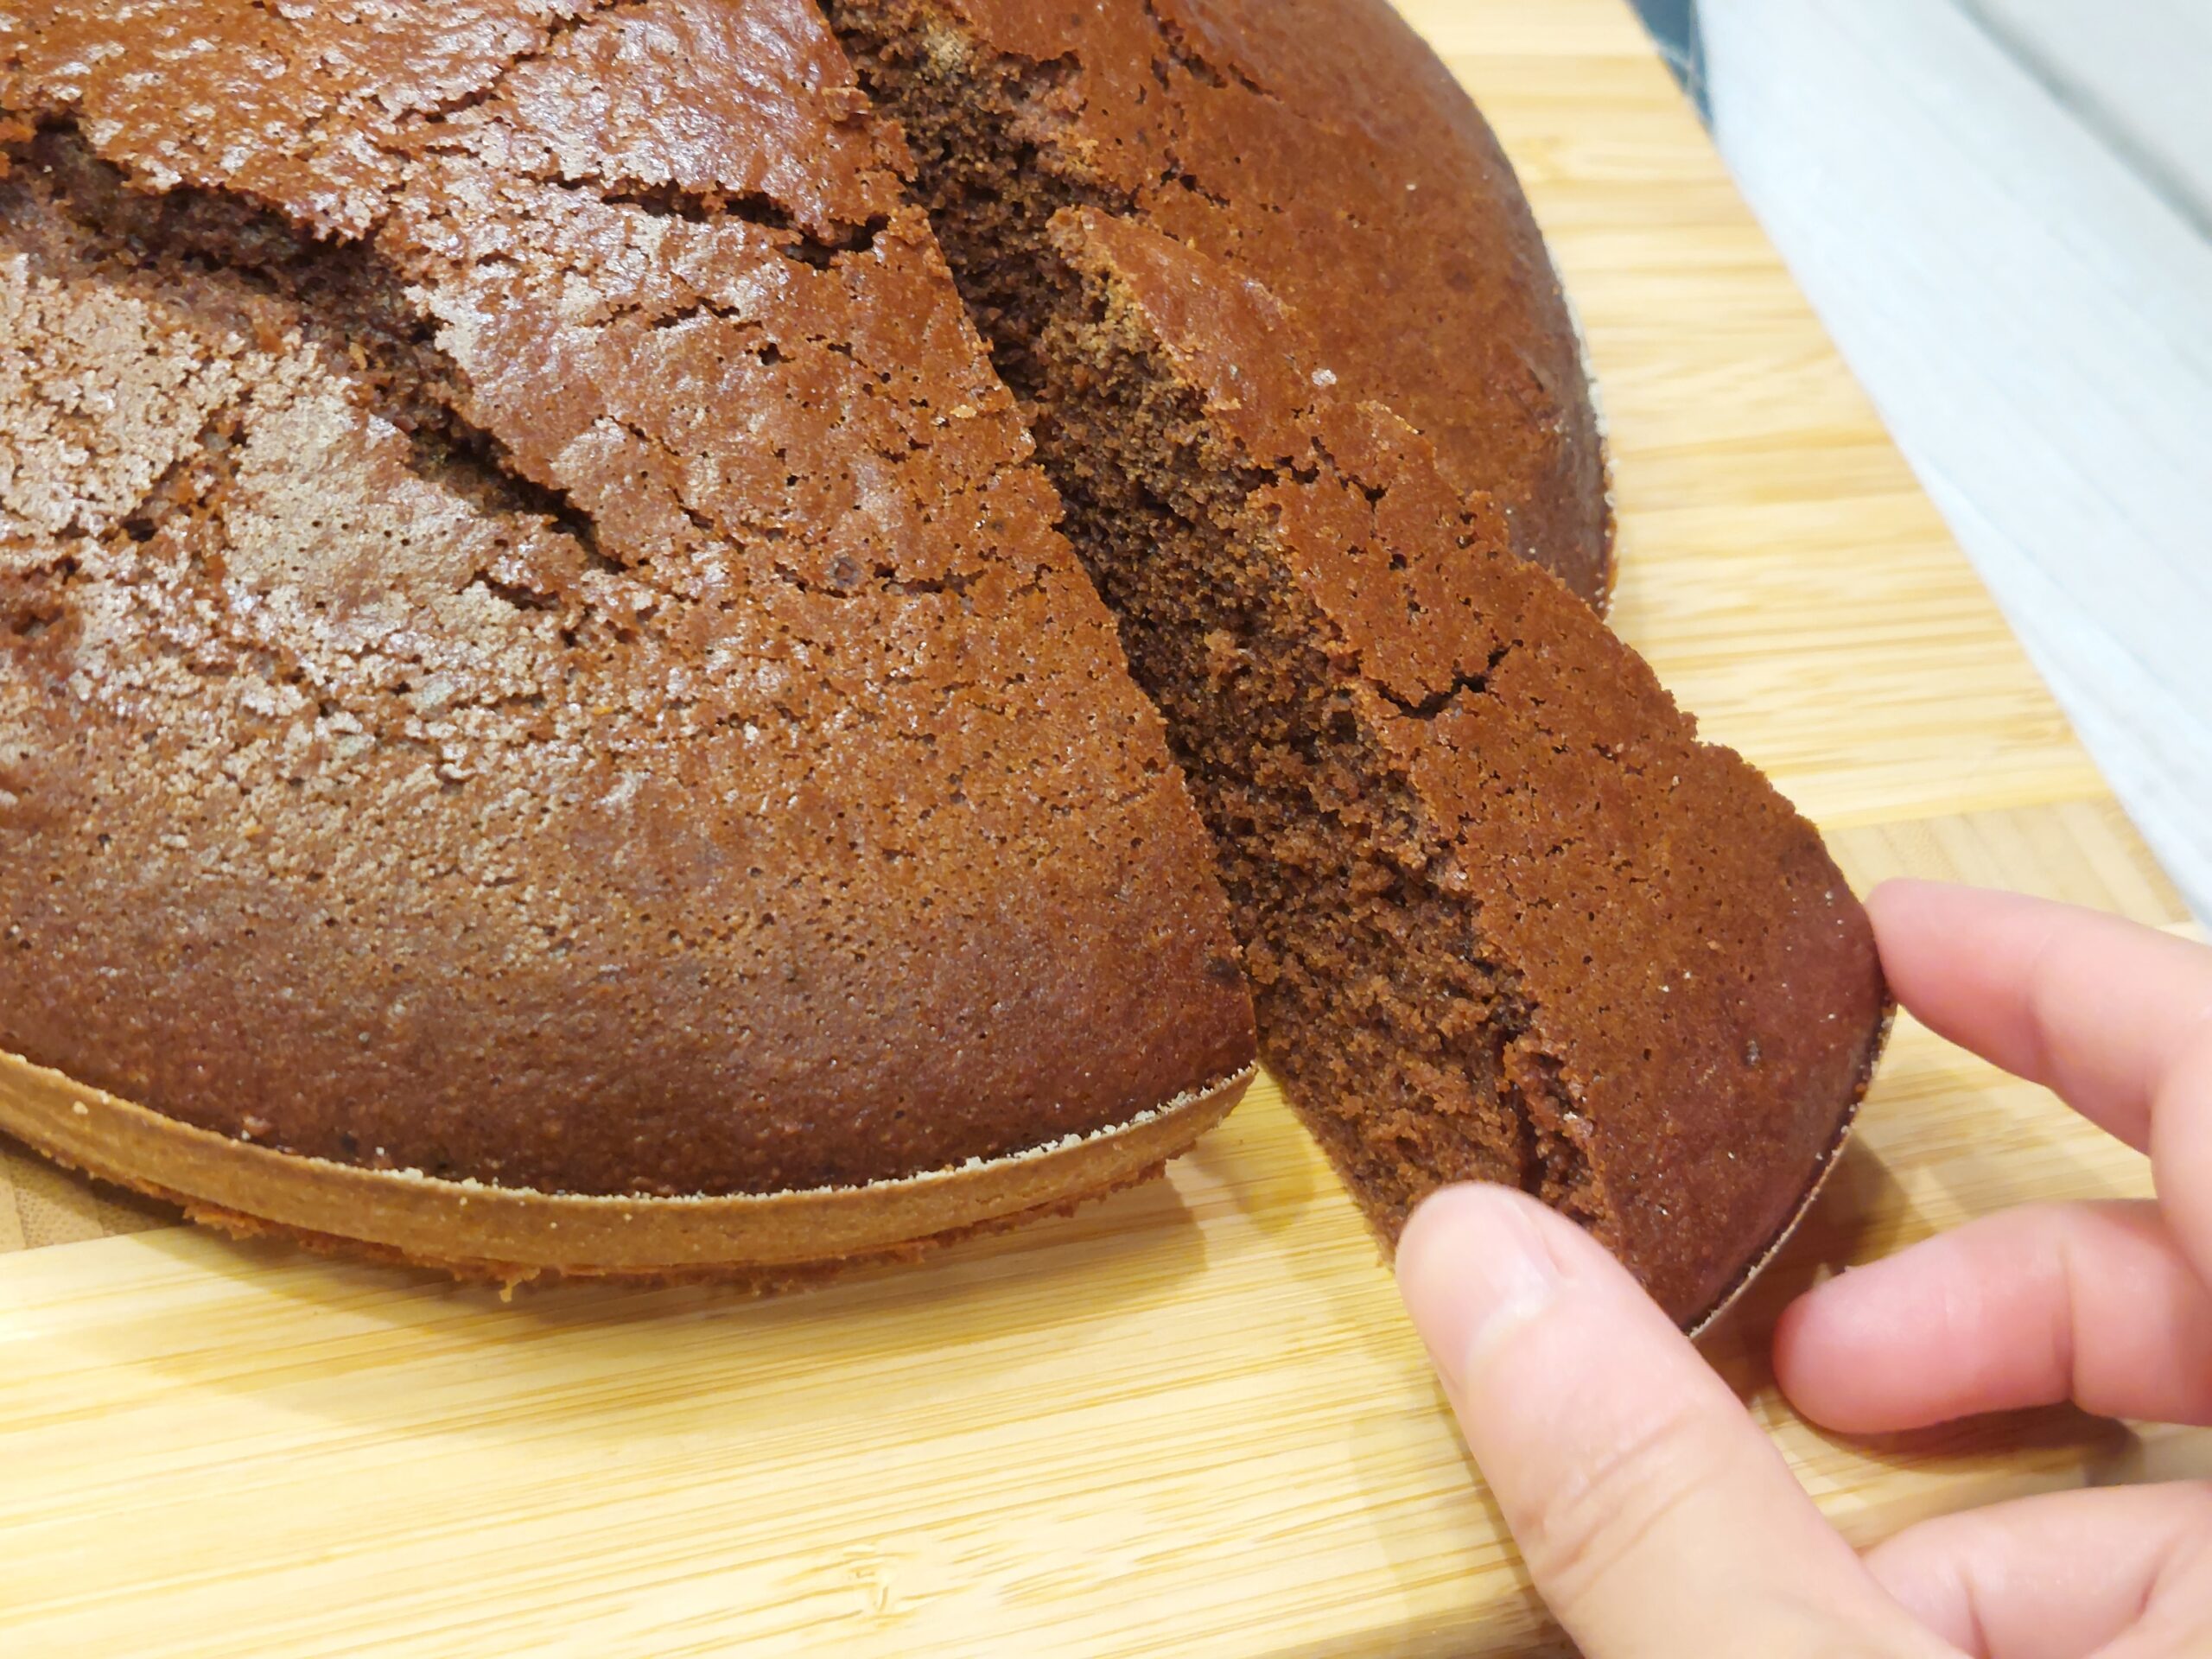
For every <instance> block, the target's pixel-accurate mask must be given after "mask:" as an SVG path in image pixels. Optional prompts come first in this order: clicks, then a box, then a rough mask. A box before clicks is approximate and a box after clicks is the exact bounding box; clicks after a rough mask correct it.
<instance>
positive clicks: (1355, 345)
mask: <svg viewBox="0 0 2212 1659" xmlns="http://www.w3.org/2000/svg"><path fill="white" fill-rule="evenodd" d="M825 4H826V9H827V10H828V11H829V14H830V16H832V17H833V18H834V19H835V20H836V24H837V27H838V29H839V32H840V33H841V34H842V35H843V36H844V38H845V41H846V42H847V44H848V46H849V48H851V50H852V52H853V54H854V56H855V61H856V62H857V63H858V64H859V66H860V69H861V76H862V79H863V81H864V82H865V83H866V84H867V86H868V88H869V90H870V91H871V92H874V94H875V96H876V97H877V98H878V99H879V100H880V101H881V102H883V103H884V104H885V105H887V106H888V107H889V108H890V109H891V110H892V111H894V112H896V113H897V115H898V116H899V118H900V120H901V122H902V123H903V124H904V125H905V128H906V137H907V140H908V142H909V143H910V144H911V145H912V149H913V152H914V156H915V161H916V164H917V167H918V176H919V180H920V182H921V186H922V196H923V199H924V200H925V201H926V202H927V203H928V204H929V206H930V207H931V213H932V216H933V218H934V219H935V220H936V224H937V228H938V234H939V235H940V236H941V237H942V238H944V245H945V251H946V253H947V255H948V256H949V257H950V259H951V261H952V263H953V265H954V268H955V270H957V272H958V273H959V276H960V279H961V283H962V286H963V290H964V291H965V293H966V294H967V296H968V299H969V304H970V306H971V307H972V308H974V309H975V312H976V317H977V320H978V321H980V322H981V323H982V326H983V328H984V330H985V332H986V333H987V334H990V335H991V336H992V339H993V343H994V346H995V349H996V352H997V355H998V360H999V365H1000V367H1001V370H1002V371H1003V372H1004V373H1005V374H1006V376H1007V379H1008V381H1009V382H1010V383H1011V384H1012V385H1013V386H1014V390H1015V391H1017V392H1019V393H1020V394H1022V395H1023V396H1025V397H1027V396H1029V395H1031V394H1033V392H1034V391H1035V390H1036V389H1037V386H1038V384H1039V372H1038V371H1037V369H1036V368H1035V367H1034V365H1033V364H1032V363H1031V360H1030V357H1029V353H1028V347H1027V341H1028V340H1031V339H1032V338H1033V336H1034V334H1035V328H1034V327H1033V324H1032V322H1031V321H1030V315H1029V314H1030V313H1031V311H1032V309H1033V307H1034V306H1035V304H1036V303H1037V296H1038V294H1039V290H1040V289H1043V288H1046V287H1048V286H1049V284H1050V283H1051V281H1052V262H1051V261H1050V258H1049V257H1048V250H1047V246H1046V225H1047V223H1048V221H1049V220H1050V219H1051V217H1052V213H1054V212H1055V211H1056V210H1058V209H1059V208H1061V207H1070V206H1077V205H1089V206H1094V207H1100V208H1103V209H1105V210H1108V211H1111V212H1115V213H1123V214H1128V215H1130V216H1133V217H1135V219H1139V220H1141V222H1143V223H1145V224H1147V225H1149V226H1153V227H1154V228H1156V229H1158V230H1160V231H1161V232H1165V233H1166V234H1167V235H1169V236H1172V237H1174V238H1178V239H1179V240H1181V241H1184V242H1186V243H1188V244H1189V245H1192V246H1193V247H1195V248H1198V249H1199V250H1201V251H1204V252H1205V253H1207V254H1209V255H1211V257H1215V258H1217V259H1219V260H1221V261H1222V262H1224V264H1226V265H1227V266H1228V267H1229V268H1230V269H1231V270H1235V271H1237V272H1240V273H1242V274H1244V275H1247V276H1251V277H1257V278H1258V279H1259V280H1261V281H1262V282H1263V283H1266V284H1267V286H1268V288H1269V289H1271V290H1272V291H1273V292H1274V294H1275V295H1276V296H1277V297H1278V298H1280V299H1281V300H1282V301H1283V302H1285V303H1286V304H1287V305H1288V306H1290V307H1291V308H1292V309H1293V310H1294V311H1295V312H1297V313H1298V314H1299V315H1300V319H1301V321H1302V322H1303V323H1304V324H1305V326H1306V327H1307V328H1308V330H1309V331H1310V333H1311V335H1312V337H1313V339H1315V340H1317V341H1318V342H1319V350H1320V352H1321V353H1322V356H1321V359H1320V360H1321V362H1322V364H1323V365H1325V366H1326V367H1328V368H1330V369H1331V370H1332V371H1333V372H1335V373H1336V374H1337V375H1338V378H1339V380H1340V382H1341V383H1342V385H1344V389H1345V391H1346V392H1347V393H1348V394H1349V395H1351V396H1353V397H1373V398H1376V399H1377V400H1379V401H1381V402H1383V403H1386V404H1389V405H1390V406H1391V407H1392V408H1394V409H1395V410H1397V411H1398V412H1399V413H1400V414H1401V415H1402V416H1404V417H1405V418H1406V419H1408V421H1410V422H1411V423H1413V424H1414V426H1416V427H1418V428H1419V429H1421V431H1422V432H1423V433H1424V434H1426V435H1427V437H1428V438H1429V439H1430V441H1431V442H1432V443H1433V445H1434V446H1435V449H1436V452H1437V457H1438V463H1439V464H1440V466H1441V467H1443V469H1444V470H1445V472H1446V474H1447V475H1448V476H1450V477H1451V478H1452V480H1454V481H1455V482H1457V483H1458V484H1459V486H1460V487H1461V488H1462V489H1468V488H1477V487H1479V488H1481V489H1484V490H1485V491H1487V492H1488V493H1490V494H1491V496H1492V497H1493V498H1494V499H1496V500H1497V503H1498V505H1499V506H1500V507H1501V508H1503V512H1504V514H1505V522H1506V528H1507V533H1508V535H1509V537H1510V540H1511V543H1512V545H1513V546H1514V547H1515V548H1516V550H1518V551H1520V552H1521V553H1522V554H1523V555H1526V556H1529V557H1532V558H1534V559H1535V560H1537V561H1538V562H1539V563H1542V564H1544V565H1546V566H1548V568H1549V569H1553V570H1554V571H1556V572H1557V573H1558V574H1559V575H1560V576H1561V577H1563V578H1564V579H1565V580H1566V582H1567V584H1568V585H1569V586H1570V587H1572V588H1574V589H1575V590H1576V591H1577V592H1579V593H1580V594H1582V595H1583V596H1584V597H1585V598H1587V599H1591V600H1593V601H1602V599H1603V597H1604V595H1605V591H1606V588H1607V585H1608V582H1609V577H1610V568H1611V565H1610V561H1611V547H1610V543H1611V527H1610V524H1609V520H1608V517H1607V510H1606V505H1605V468H1604V461H1603V457H1602V455H1601V454H1600V448H1599V439H1598V434H1597V430H1596V423H1595V421H1594V418H1593V416H1592V409H1591V404H1590V393H1589V386H1588V383H1587V381H1586V378H1585V377H1584V372H1583V368H1582V364H1581V360H1580V353H1579V351H1578V348H1577V346H1576V343H1575V340H1574V336H1573V327H1572V323H1571V321H1570V319H1569V316H1568V314H1567V304H1566V302H1565V300H1564V298H1563V297H1562V296H1561V294H1560V287H1559V282H1558V278H1557V277H1556V275H1555V274H1554V271H1553V270H1552V266H1551V263H1550V260H1549V258H1548V257H1547V255H1546V253H1545V251H1544V246H1543V243H1542V239H1541V238H1540V237H1539V235H1538V234H1537V232H1536V227H1535V221H1534V219H1532V218H1531V217H1530V214H1529V207H1528V204H1527V202H1526V200H1524V199H1523V198H1522V194H1521V191H1520V187H1519V185H1518V184H1517V183H1516V181H1515V179H1514V177H1513V174H1512V169H1511V168H1510V166H1509V165H1508V164H1507V162H1506V161H1505V158H1504V156H1503V154H1502V153H1501V152H1500V151H1499V149H1498V148H1497V142H1496V141H1495V140H1494V139H1493V138H1492V137H1491V133H1490V130H1489V128H1488V127H1487V126H1486V125H1485V124H1484V122H1483V119H1482V118H1481V116H1480V115H1478V113H1477V112H1476V111H1475V108H1474V105H1472V104H1471V103H1470V102H1469V101H1468V99H1467V96H1466V93H1465V92H1464V91H1462V90H1461V89H1460V87H1459V84H1458V83H1457V82H1456V81H1454V80H1453V79H1452V76H1451V74H1450V73H1449V72H1448V71H1446V68H1445V67H1444V66H1443V65H1442V64H1441V63H1440V62H1439V61H1438V60H1437V58H1436V55H1435V54H1433V52H1431V51H1430V50H1429V49H1428V48H1427V46H1426V45H1425V44H1423V43H1422V41H1421V40H1420V38H1419V37H1418V36H1417V35H1414V33H1413V32H1412V30H1411V29H1408V27H1407V25H1406V24H1405V22H1403V20H1402V19H1401V18H1400V17H1399V16H1398V15H1397V13H1396V11H1395V9H1394V8H1393V7H1392V6H1391V5H1390V4H1389V3H1388V0H1082V3H1069V4H1065V5H1054V4H1045V3H1039V0H825Z"/></svg>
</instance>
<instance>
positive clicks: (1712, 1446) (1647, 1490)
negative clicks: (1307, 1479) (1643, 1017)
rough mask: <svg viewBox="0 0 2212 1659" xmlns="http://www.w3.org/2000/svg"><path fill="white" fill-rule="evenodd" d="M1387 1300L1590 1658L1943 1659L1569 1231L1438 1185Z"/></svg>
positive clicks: (1476, 1192) (1510, 1202)
mask: <svg viewBox="0 0 2212 1659" xmlns="http://www.w3.org/2000/svg"><path fill="white" fill-rule="evenodd" d="M1398 1283H1399V1287H1400V1289H1401V1290H1402V1292H1403V1293H1404V1295H1405V1299H1406V1306H1407V1308H1408V1311H1409V1312H1410V1313H1412V1315H1413V1319H1414V1325H1416V1326H1417V1327H1418V1328H1419V1330H1420V1332H1421V1338H1422V1340H1423V1341H1425V1342H1426V1343H1427V1344H1428V1351H1429V1353H1430V1355H1431V1357H1433V1359H1434V1360H1435V1362H1436V1367H1437V1370H1438V1371H1439V1372H1440V1373H1441V1375H1442V1376H1443V1380H1444V1387H1445V1391H1446V1394H1448V1395H1450V1396H1451V1400H1452V1409H1453V1410H1454V1411H1455V1412H1456V1413H1457V1414H1458V1415H1459V1427H1460V1429H1461V1431H1462V1432H1463V1433H1465V1436H1466V1439H1467V1446H1468V1449H1469V1450H1470V1451H1471V1452H1473V1453H1474V1457H1475V1461H1476V1462H1477V1463H1478V1464H1480V1465H1482V1471H1483V1475H1484V1478H1485V1479H1486V1480H1487V1481H1488V1482H1489V1483H1490V1486H1491V1491H1492V1492H1493V1493H1494V1494H1495V1495H1496V1497H1497V1502H1498V1504H1499V1506H1500V1508H1501V1509H1503V1511H1504V1513H1505V1518H1506V1521H1507V1522H1508V1524H1510V1526H1511V1527H1512V1529H1513V1535H1514V1538H1515V1539H1516V1541H1517V1542H1518V1543H1519V1544H1520V1546H1521V1554H1522V1559H1523V1560H1526V1561H1527V1563H1528V1567H1529V1573H1530V1575H1531V1576H1532V1577H1533V1578H1534V1579H1535V1582H1536V1587H1537V1588H1538V1589H1539V1590H1540V1591H1541V1592H1543V1595H1544V1599H1546V1600H1547V1601H1548V1602H1549V1603H1550V1604H1551V1608H1552V1611H1553V1612H1554V1614H1555V1615H1557V1617H1558V1618H1559V1620H1560V1624H1563V1625H1565V1626H1566V1627H1567V1632H1568V1634H1569V1635H1571V1636H1573V1637H1574V1639H1575V1641H1576V1642H1577V1643H1579V1644H1580V1647H1581V1649H1582V1650H1583V1652H1584V1654H1585V1655H1586V1656H1587V1659H1630V1656H1634V1659H1671V1656H1677V1655H1680V1656H1691V1655H1694V1656H1696V1659H1770V1656H1772V1655H1775V1654H1783V1653H1786V1654H1807V1655H1812V1654H1819V1655H1831V1654H1833V1655H1838V1656H1842V1655H1851V1656H1854V1659H1856V1656H1866V1659H1891V1656H1895V1659H1942V1656H1948V1659H1957V1653H1956V1649H1953V1648H1951V1647H1949V1646H1948V1644H1946V1643H1942V1642H1939V1641H1937V1640H1936V1637H1934V1636H1933V1635H1931V1634H1930V1633H1929V1632H1928V1631H1927V1630H1924V1629H1923V1628H1922V1627H1921V1626H1919V1625H1918V1624H1915V1623H1914V1622H1913V1620H1912V1619H1911V1618H1910V1617H1909V1616H1908V1615H1907V1614H1906V1613H1905V1611H1904V1609H1903V1608H1901V1607H1899V1606H1898V1605H1897V1603H1896V1602H1894V1601H1892V1600H1891V1599H1890V1598H1889V1596H1888V1595H1887V1594H1885V1592H1883V1591H1882V1589H1881V1588H1880V1586H1878V1585H1877V1584H1876V1583H1875V1581H1874V1580H1873V1579H1872V1576H1871V1575H1869V1574H1868V1573H1867V1572H1866V1569H1865V1568H1864V1567H1862V1566H1860V1565H1859V1558H1858V1556H1857V1555H1855V1554H1853V1552H1852V1549H1851V1547H1850V1546H1849V1545H1847V1543H1845V1542H1844V1541H1843V1540H1842V1538H1841V1537H1840V1536H1839V1535H1837V1534H1836V1533H1835V1532H1834V1529H1831V1528H1830V1527H1829V1526H1828V1525H1827V1522H1825V1521H1823V1520H1822V1519H1821V1516H1820V1513H1819V1511H1818V1510H1815V1508H1814V1507H1813V1504H1812V1502H1811V1500H1810V1499H1808V1497H1806V1496H1805V1494H1804V1491H1802V1489H1801V1488H1800V1487H1799V1486H1798V1484H1797V1482H1796V1478H1794V1477H1793V1476H1792V1475H1791V1474H1790V1472H1789V1466H1788V1465H1786V1464H1784V1463H1783V1460H1782V1457H1781V1454H1780V1453H1779V1452H1777V1451H1776V1450H1775V1448H1774V1446H1773V1444H1772V1443H1771V1442H1770V1440H1768V1439H1767V1437H1766V1436H1765V1434H1764V1433H1761V1432H1760V1430H1759V1428H1758V1426H1757V1425H1756V1424H1754V1423H1753V1422H1752V1421H1751V1418H1750V1417H1749V1416H1748V1415H1747V1414H1745V1411H1744V1408H1743V1407H1742V1406H1741V1405H1740V1404H1738V1402H1737V1400H1736V1397H1735V1395H1733V1394H1732V1393H1730V1392H1729V1390H1728V1388H1727V1386H1726V1384H1725V1383H1722V1382H1721V1381H1720V1379H1719V1377H1718V1376H1715V1375H1714V1374H1713V1371H1712V1370H1710V1369H1708V1368H1707V1365H1706V1364H1705V1363H1704V1362H1703V1361H1702V1360H1700V1358H1699V1357H1698V1355H1697V1351H1696V1350H1695V1349H1694V1348H1692V1347H1691V1346H1690V1344H1689V1342H1688V1339H1687V1338H1684V1337H1683V1336H1682V1335H1681V1332H1679V1331H1677V1330H1676V1329H1675V1326H1674V1324H1673V1322H1672V1321H1670V1320H1669V1319H1668V1318H1667V1317H1666V1315H1665V1314H1663V1313H1661V1312H1660V1311H1659V1309H1658V1307H1657V1306H1656V1305H1655V1304H1654V1303H1653V1302H1652V1301H1651V1300H1650V1299H1649V1298H1648V1297H1647V1296H1645V1295H1644V1294H1643V1291H1642V1290H1640V1289H1639V1288H1638V1287H1637V1284H1636V1282H1635V1281H1634V1280H1632V1279H1631V1278H1630V1277H1629V1275H1628V1274H1627V1272H1626V1271H1625V1270H1624V1268H1621V1267H1620V1266H1619V1265H1618V1263H1617V1262H1614V1261H1613V1259H1612V1258H1611V1256H1610V1255H1607V1254H1606V1253H1605V1249H1603V1248H1602V1247H1601V1246H1600V1245H1599V1244H1598V1243H1597V1242H1596V1241H1595V1240H1593V1239H1592V1238H1591V1237H1590V1236H1588V1235H1587V1234H1586V1233H1584V1232H1583V1231H1582V1230H1581V1229H1580V1228H1578V1227H1576V1226H1575V1225H1574V1224H1573V1223H1571V1222H1568V1221H1567V1220H1565V1219H1564V1218H1562V1217H1559V1216H1556V1215H1554V1214H1553V1213H1552V1212H1551V1211H1548V1210H1546V1209H1544V1208H1543V1207H1542V1206H1541V1205H1539V1204H1537V1203H1536V1202H1535V1200H1534V1199H1532V1198H1527V1197H1525V1196H1523V1195H1522V1194H1521V1193H1518V1192H1509V1191H1507V1190H1505V1189H1503V1188H1501V1187H1455V1188H1450V1189H1447V1190H1446V1191H1445V1192H1440V1193H1438V1194H1437V1195H1435V1196H1434V1197H1433V1198H1430V1199H1429V1200H1428V1201H1427V1202H1426V1203H1425V1204H1423V1205H1421V1208H1420V1209H1419V1210H1418V1211H1415V1212H1414V1217H1413V1219H1412V1220H1411V1221H1409V1222H1408V1224H1407V1225H1406V1230H1405V1234H1404V1236H1403V1237H1402V1239H1401V1240H1400V1241H1399V1244H1398Z"/></svg>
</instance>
